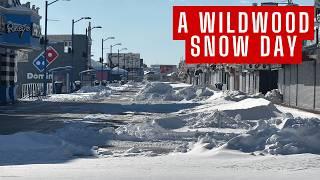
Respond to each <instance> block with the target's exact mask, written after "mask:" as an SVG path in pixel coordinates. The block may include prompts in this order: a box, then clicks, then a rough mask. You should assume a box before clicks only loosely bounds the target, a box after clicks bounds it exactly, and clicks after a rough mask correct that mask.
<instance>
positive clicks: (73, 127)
mask: <svg viewBox="0 0 320 180" xmlns="http://www.w3.org/2000/svg"><path fill="white" fill-rule="evenodd" d="M112 134H113V132H112V131H110V130H106V129H102V130H100V131H99V128H95V127H91V126H88V125H86V124H83V123H70V124H68V123H67V125H66V126H65V127H64V128H62V129H59V130H57V131H56V132H55V133H52V134H40V133H36V132H24V133H18V134H14V135H6V136H0V144H1V146H0V154H1V155H0V164H2V165H3V164H12V163H16V164H25V163H27V164H29V163H49V162H59V161H64V160H69V159H72V158H74V157H79V156H80V157H83V156H92V155H94V154H95V152H94V151H93V147H94V146H102V145H104V144H105V143H106V142H107V141H108V140H109V139H110V137H112Z"/></svg>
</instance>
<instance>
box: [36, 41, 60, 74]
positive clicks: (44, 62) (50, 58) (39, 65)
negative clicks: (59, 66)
mask: <svg viewBox="0 0 320 180" xmlns="http://www.w3.org/2000/svg"><path fill="white" fill-rule="evenodd" d="M46 57H47V58H46ZM58 57H59V53H58V52H57V51H56V50H55V49H54V48H53V47H51V46H49V47H48V48H47V51H46V52H44V51H43V52H42V53H41V54H40V55H39V56H38V57H37V58H36V59H35V60H34V61H33V63H32V64H33V66H34V67H35V68H36V69H38V71H39V72H43V71H44V70H45V69H46V68H48V67H49V66H50V64H52V63H53V62H54V61H55V60H57V59H58Z"/></svg>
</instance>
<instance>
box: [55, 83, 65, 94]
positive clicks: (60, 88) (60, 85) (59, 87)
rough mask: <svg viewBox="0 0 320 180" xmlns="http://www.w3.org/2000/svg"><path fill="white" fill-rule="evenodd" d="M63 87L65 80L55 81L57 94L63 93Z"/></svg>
mask: <svg viewBox="0 0 320 180" xmlns="http://www.w3.org/2000/svg"><path fill="white" fill-rule="evenodd" d="M62 87H63V82H61V81H56V82H54V91H55V92H54V93H55V94H62Z"/></svg>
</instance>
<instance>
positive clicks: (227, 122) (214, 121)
mask: <svg viewBox="0 0 320 180" xmlns="http://www.w3.org/2000/svg"><path fill="white" fill-rule="evenodd" d="M187 125H188V126H189V127H191V128H210V127H211V128H231V129H238V128H239V129H248V128H250V125H249V124H247V123H246V122H245V121H242V119H241V116H240V115H236V116H235V117H230V116H228V115H227V114H226V113H224V112H221V111H218V110H216V111H214V112H212V113H205V112H203V113H199V114H197V116H196V117H192V118H190V119H188V120H187Z"/></svg>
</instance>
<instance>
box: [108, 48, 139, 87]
mask: <svg viewBox="0 0 320 180" xmlns="http://www.w3.org/2000/svg"><path fill="white" fill-rule="evenodd" d="M107 57H108V63H107V65H108V67H110V68H111V69H113V68H115V67H119V68H121V69H124V70H126V71H128V77H127V79H128V80H134V81H142V80H143V76H144V71H143V59H141V57H140V54H139V53H119V54H118V53H112V54H110V53H109V54H107Z"/></svg>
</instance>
